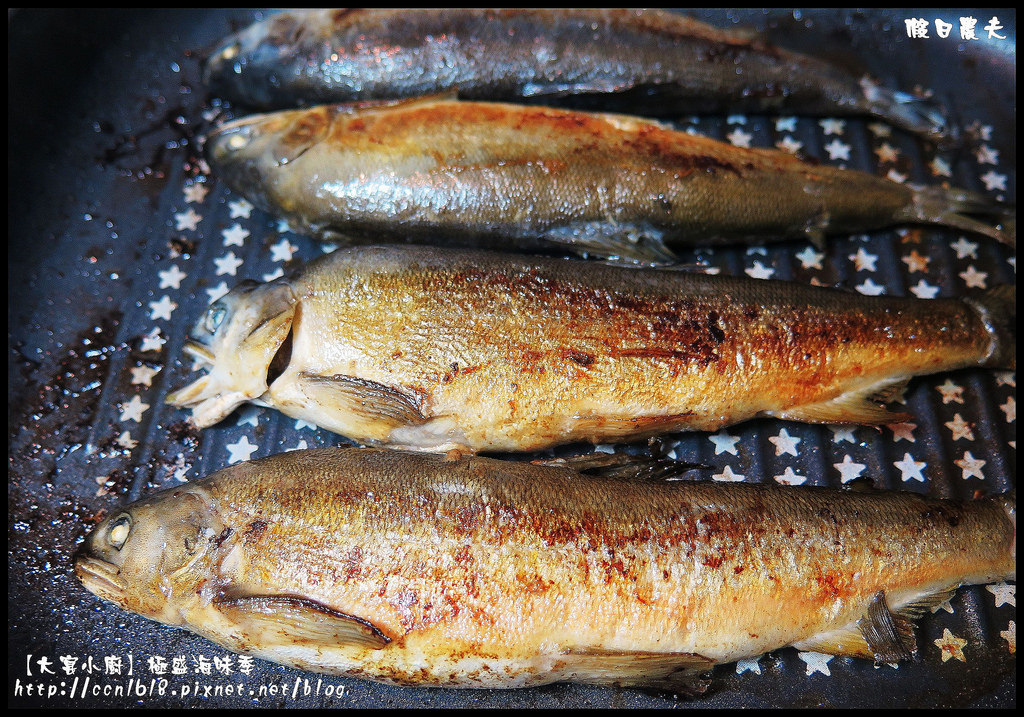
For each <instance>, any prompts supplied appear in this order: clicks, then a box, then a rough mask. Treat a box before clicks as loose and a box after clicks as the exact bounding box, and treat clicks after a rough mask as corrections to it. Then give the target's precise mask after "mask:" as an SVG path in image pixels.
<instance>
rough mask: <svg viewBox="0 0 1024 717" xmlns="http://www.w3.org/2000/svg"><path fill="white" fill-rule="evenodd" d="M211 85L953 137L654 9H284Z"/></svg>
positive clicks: (296, 96) (239, 43)
mask: <svg viewBox="0 0 1024 717" xmlns="http://www.w3.org/2000/svg"><path fill="white" fill-rule="evenodd" d="M205 78H206V81H207V83H208V84H209V85H210V86H211V87H212V89H213V90H214V92H217V93H219V94H221V95H222V96H224V97H226V98H228V99H230V100H232V101H235V102H240V103H242V104H246V105H249V106H255V107H260V108H264V109H271V108H285V107H297V106H301V105H313V104H321V103H327V102H346V101H350V100H357V99H358V100H365V99H395V98H402V97H414V96H419V95H424V94H433V93H438V92H446V91H452V90H458V92H459V94H460V96H462V97H464V98H468V99H514V98H526V99H529V98H543V99H545V100H548V101H550V100H551V99H553V98H581V97H582V98H587V97H600V98H601V100H602V101H603V102H605V103H606V104H607V103H614V104H615V105H616V108H617V109H624V108H626V107H629V108H630V111H641V113H657V114H668V113H674V114H680V113H687V114H692V113H699V112H719V113H720V112H762V113H764V112H771V113H781V112H795V113H799V114H809V115H831V116H838V115H873V116H877V117H880V118H882V119H885V120H886V121H888V122H891V123H893V124H895V125H897V126H899V127H902V128H904V129H907V130H910V131H912V132H916V133H919V134H922V135H925V136H928V137H932V138H936V139H942V138H946V137H948V136H951V135H952V134H953V132H952V130H951V128H950V127H949V126H948V125H947V122H946V119H945V117H944V116H943V113H942V112H941V111H940V110H939V108H938V106H937V105H935V104H934V103H932V102H930V101H928V100H925V99H922V98H919V97H915V96H912V95H909V94H907V93H903V92H895V91H892V90H889V89H886V88H884V87H881V86H878V85H876V84H873V83H871V82H870V81H868V80H867V79H865V78H860V79H858V78H856V77H853V76H851V75H849V74H847V73H845V72H843V71H840V70H838V69H837V68H835V67H833V66H831V65H829V64H827V63H825V62H822V61H820V60H817V59H814V58H811V57H807V56H804V55H799V54H797V53H793V52H788V51H786V50H783V49H781V48H778V47H773V46H771V45H768V44H766V43H764V42H760V41H758V40H756V39H752V38H750V37H744V36H741V35H739V34H736V33H729V32H724V31H722V30H719V29H716V28H714V27H711V26H709V25H705V24H703V23H700V22H697V21H695V20H692V19H690V18H687V17H683V16H682V15H678V14H675V13H671V12H664V11H660V10H635V9H615V8H597V9H559V10H554V9H532V10H531V9H478V8H447V9H442V10H434V9H421V10H415V9H408V8H406V9H401V10H392V9H372V8H371V9H356V10H351V9H349V10H313V11H293V12H284V13H281V14H279V15H275V16H273V17H270V18H269V19H267V20H265V21H263V22H259V23H256V24H254V25H252V26H251V27H249V28H247V29H245V30H243V31H242V32H239V33H237V34H235V35H232V36H231V37H229V38H227V39H226V40H225V41H224V43H223V45H222V46H221V47H220V48H219V49H218V50H217V51H216V52H214V54H213V55H212V57H211V58H210V60H209V61H208V64H207V67H206V71H205ZM637 108H640V110H638V109H637Z"/></svg>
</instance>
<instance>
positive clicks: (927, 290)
mask: <svg viewBox="0 0 1024 717" xmlns="http://www.w3.org/2000/svg"><path fill="white" fill-rule="evenodd" d="M910 292H911V293H912V294H913V295H914V296H916V297H917V298H919V299H934V298H935V297H936V296H938V293H939V287H937V286H932V285H931V284H929V283H928V282H927V281H925V280H924V279H921V281H919V282H917V284H915V285H914V286H912V287H910Z"/></svg>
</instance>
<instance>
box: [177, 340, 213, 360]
mask: <svg viewBox="0 0 1024 717" xmlns="http://www.w3.org/2000/svg"><path fill="white" fill-rule="evenodd" d="M182 351H183V352H185V353H186V354H188V355H189V356H191V357H192V358H194V359H196V360H197V361H199V362H201V363H204V364H209V365H210V366H212V365H213V364H214V361H215V359H216V358H217V357H216V356H214V354H213V352H212V351H210V349H208V348H206V346H204V345H203V344H201V343H199V342H198V341H193V340H192V339H189V340H188V341H186V342H185V345H184V346H183V347H182Z"/></svg>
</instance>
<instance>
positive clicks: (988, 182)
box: [979, 169, 1006, 192]
mask: <svg viewBox="0 0 1024 717" xmlns="http://www.w3.org/2000/svg"><path fill="white" fill-rule="evenodd" d="M979 179H981V181H982V182H984V183H985V189H987V190H988V191H990V192H991V191H994V190H999V191H1000V192H1005V191H1006V175H1005V174H999V173H998V172H996V171H994V170H991V169H990V170H989V171H987V172H985V173H984V174H983V175H981V177H979Z"/></svg>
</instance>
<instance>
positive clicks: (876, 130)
mask: <svg viewBox="0 0 1024 717" xmlns="http://www.w3.org/2000/svg"><path fill="white" fill-rule="evenodd" d="M868 131H869V132H871V134H873V135H875V137H877V138H878V139H882V138H884V137H892V127H890V126H889V125H887V124H885V123H883V122H872V123H871V124H869V125H868Z"/></svg>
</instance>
